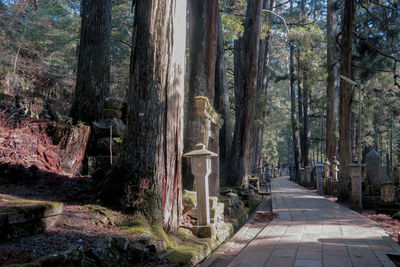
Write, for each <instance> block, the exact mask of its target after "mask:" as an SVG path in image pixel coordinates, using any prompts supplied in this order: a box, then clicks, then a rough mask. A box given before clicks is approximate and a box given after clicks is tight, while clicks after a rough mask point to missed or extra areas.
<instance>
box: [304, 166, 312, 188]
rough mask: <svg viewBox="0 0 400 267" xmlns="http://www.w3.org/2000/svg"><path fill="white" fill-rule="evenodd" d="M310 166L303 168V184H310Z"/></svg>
mask: <svg viewBox="0 0 400 267" xmlns="http://www.w3.org/2000/svg"><path fill="white" fill-rule="evenodd" d="M311 169H312V167H311V166H306V168H305V186H311Z"/></svg>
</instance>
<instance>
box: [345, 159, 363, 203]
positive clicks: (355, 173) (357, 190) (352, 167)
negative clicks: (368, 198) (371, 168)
mask: <svg viewBox="0 0 400 267" xmlns="http://www.w3.org/2000/svg"><path fill="white" fill-rule="evenodd" d="M347 166H348V168H349V174H350V178H351V202H352V203H353V205H354V207H357V208H359V209H362V207H361V205H362V204H361V197H362V189H361V170H360V164H355V163H353V164H349V165H347Z"/></svg>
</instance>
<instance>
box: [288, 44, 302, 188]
mask: <svg viewBox="0 0 400 267" xmlns="http://www.w3.org/2000/svg"><path fill="white" fill-rule="evenodd" d="M293 54H294V48H293V44H290V54H289V58H290V62H289V64H290V66H289V71H290V72H289V75H290V108H291V121H292V134H293V151H294V166H295V169H296V181H297V182H298V183H300V145H299V128H298V126H297V118H296V115H297V114H296V88H295V77H294V55H293Z"/></svg>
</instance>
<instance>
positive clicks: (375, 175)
mask: <svg viewBox="0 0 400 267" xmlns="http://www.w3.org/2000/svg"><path fill="white" fill-rule="evenodd" d="M365 165H366V180H367V183H368V185H369V193H370V194H371V195H379V193H380V189H381V183H382V182H385V181H387V180H388V176H387V174H386V167H385V166H381V155H380V154H379V153H378V152H376V151H375V150H374V149H371V151H370V152H369V153H368V154H367V156H366V160H365Z"/></svg>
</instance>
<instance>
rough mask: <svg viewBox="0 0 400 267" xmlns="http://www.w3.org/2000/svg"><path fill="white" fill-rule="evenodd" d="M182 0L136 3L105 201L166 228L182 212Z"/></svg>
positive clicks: (103, 192) (173, 226)
mask: <svg viewBox="0 0 400 267" xmlns="http://www.w3.org/2000/svg"><path fill="white" fill-rule="evenodd" d="M185 25H186V1H183V0H147V1H138V2H137V3H136V12H135V29H134V32H135V37H134V38H133V45H132V47H133V50H132V53H133V57H132V62H131V70H130V88H129V98H128V101H129V103H128V110H129V112H128V121H129V123H128V129H127V134H126V136H125V138H124V143H123V152H122V155H121V157H120V160H119V162H118V163H117V164H116V166H115V167H113V169H112V170H111V172H109V174H108V175H107V176H106V178H105V180H104V181H103V184H102V189H101V196H102V198H103V200H105V201H107V202H109V203H111V204H114V205H118V207H120V208H121V207H122V208H123V209H133V210H136V211H138V212H141V213H142V214H144V215H145V216H146V217H147V218H148V219H149V220H150V221H151V223H155V224H162V225H163V227H164V229H165V230H166V231H173V230H177V229H178V228H179V220H180V216H181V212H182V210H181V205H182V204H181V197H182V176H181V159H182V150H183V105H184V73H185V44H186V42H185V35H186V34H185V33H186V29H185Z"/></svg>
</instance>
